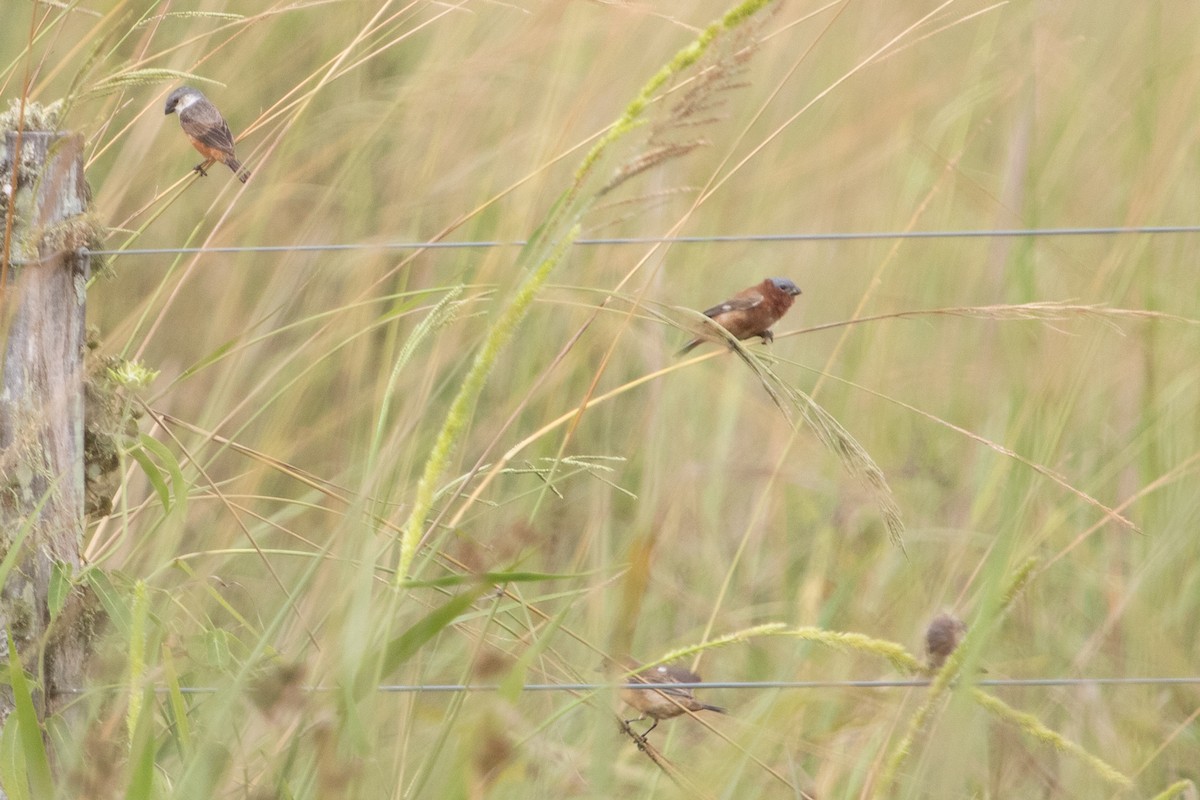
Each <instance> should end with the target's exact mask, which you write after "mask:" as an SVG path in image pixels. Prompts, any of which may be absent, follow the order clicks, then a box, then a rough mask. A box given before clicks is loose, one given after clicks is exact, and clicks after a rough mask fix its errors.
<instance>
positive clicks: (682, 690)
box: [617, 658, 726, 741]
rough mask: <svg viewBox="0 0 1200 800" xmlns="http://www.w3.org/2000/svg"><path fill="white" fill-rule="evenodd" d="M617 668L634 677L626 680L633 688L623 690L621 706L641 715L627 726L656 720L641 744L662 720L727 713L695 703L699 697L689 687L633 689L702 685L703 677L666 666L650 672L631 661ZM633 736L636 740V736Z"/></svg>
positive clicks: (646, 732)
mask: <svg viewBox="0 0 1200 800" xmlns="http://www.w3.org/2000/svg"><path fill="white" fill-rule="evenodd" d="M617 668H618V669H619V668H624V669H626V670H628V671H630V672H632V673H633V674H631V675H627V676H626V677H625V678H624V679H623V680H624V681H625V683H627V684H630V685H628V686H623V687H621V691H620V697H621V701H622V702H624V703H625V704H626V705H628V706H629V707H631V708H632V709H633V710H634V711H637V712H638V714H639V715H640V716H637V717H634V718H633V719H627V720H625V725H626V726H627V727H628V725H629V723H631V722H638V721H639V720H644V719H646V718H647V717H649V718H650V719H652V720H654V724H653V725H651V726H650V727H649V728H647V729H646V730H645V732H644V733H642V734H641V736H638V737H637V738H639V739H641V740H642V741H645V739H646V736H647V735H648V734H649V733H650V731H652V730H654V729H655V727H657V726H658V723H659V722H660V721H661V720H664V719H670V718H672V717H678V716H679V715H680V714H686V713H688V712H694V711H715V712H717V713H718V714H724V713H726V712H725V709H723V708H721V707H720V706H710V705H709V704H708V703H701V702H700V701H699V700H697V699H696V695H695V693H694V692H693V691H692V689H691V687H690V686H659V687H654V688H651V687H648V688H645V689H641V688H637V687H635V686H633V685H632V684H642V683H644V684H675V683H699V682H700V676H699V675H697V674H696V673H694V672H692V671H691V670H689V669H684V668H683V667H673V666H670V665H666V664H663V665H660V666H657V667H650V668H649V669H640V666H639V664H638V663H637V662H636V661H634V660H633V659H631V658H625V659H622V660H621V662H620V665H619V667H617ZM634 735H635V736H636V734H634Z"/></svg>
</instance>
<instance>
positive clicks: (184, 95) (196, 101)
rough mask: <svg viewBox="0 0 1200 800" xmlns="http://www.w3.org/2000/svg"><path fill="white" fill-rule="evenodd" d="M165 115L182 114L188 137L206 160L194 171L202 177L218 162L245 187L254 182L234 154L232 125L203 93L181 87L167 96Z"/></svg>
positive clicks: (183, 125) (181, 120)
mask: <svg viewBox="0 0 1200 800" xmlns="http://www.w3.org/2000/svg"><path fill="white" fill-rule="evenodd" d="M163 113H164V114H174V113H178V114H179V125H180V126H181V127H182V128H183V132H184V133H185V134H187V137H188V139H189V140H190V141H191V143H192V147H194V148H196V150H197V151H198V152H199V153H200V155H202V156H204V161H202V162H200V163H199V164H197V165H196V166H195V167H193V169H194V170H196V172H199V173H200V174H201V175H207V174H208V173H207V172H206V171H205V170H206V169H207V168H208V166H209V165H210V164H212V163H213V162H214V161H220V162H221V163H222V164H224V165H225V166H227V167H229V168H230V169H231V170H233V174H234V175H237V179H238V180H239V181H241V182H242V183H245V182H246V181H247V180H249V178H250V173H249V171H247V170H245V169H243V168H242V162H240V161H238V160H237V156H235V155H234V154H233V134H232V133H230V131H229V123H227V122H226V121H225V118H224V117H222V116H221V112H220V111H217V107H216V106H214V105H213V104H212V103H211V102H210V101H209V99H208V98H207V97H205V96H204V94H203V93H202V92H201V91H200V90H199V89H193V88H192V87H190V86H180V87H179V88H178V89H175V90H174V91H173V92H171V94H169V95H167V105H166V107H165V108H164V109H163Z"/></svg>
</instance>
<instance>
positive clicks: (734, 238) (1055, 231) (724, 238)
mask: <svg viewBox="0 0 1200 800" xmlns="http://www.w3.org/2000/svg"><path fill="white" fill-rule="evenodd" d="M1191 233H1200V225H1149V226H1137V227H1121V226H1112V227H1087V228H998V229H995V228H981V229H977V230H944V231H857V232H855V231H847V232H842V233H744V234H726V235H715V236H614V237H601V238H590V239H577V240H575V242H574V244H576V245H580V246H590V247H597V246H621V245H650V244H738V243H747V242H830V241H832V242H840V241H855V240H865V239H982V238H1019V237H1056V236H1125V235H1162V234H1191ZM527 243H528V242H527V241H525V240H520V239H518V240H513V241H503V240H498V239H497V240H482V241H463V242H451V241H438V242H348V243H341V244H338V243H329V244H282V245H247V246H244V247H237V246H230V247H141V248H129V249H127V250H88V249H86V248H84V249H82V250H81V251H80V254H81V255H94V256H158V255H197V254H201V253H226V254H235V253H330V252H344V251H360V250H379V251H387V250H463V249H489V248H496V247H524V246H525V245H526V244H527Z"/></svg>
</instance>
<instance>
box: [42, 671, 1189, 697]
mask: <svg viewBox="0 0 1200 800" xmlns="http://www.w3.org/2000/svg"><path fill="white" fill-rule="evenodd" d="M932 683H933V681H932V680H931V679H928V678H908V679H891V680H836V681H835V680H824V681H697V682H695V683H616V684H614V683H527V684H525V685H524V686H522V687H520V689H521V691H522V692H599V691H604V690H607V689H639V690H641V689H676V690H678V689H735V690H746V689H760V690H761V689H911V688H920V687H923V686H929V685H931V684H932ZM972 685H973V686H989V687H1014V688H1022V687H1037V686H1043V687H1044V686H1200V675H1198V676H1177V677H1176V676H1165V677H1141V678H980V679H979V680H976V681H973V682H972ZM175 688H178V690H179V692H180V693H181V694H216V693H217V692H219V691H225V690H223V689H221V688H218V687H216V686H180V687H164V686H159V687H156V689H155V691H157V692H158V693H160V694H162V693H165V692H171V691H175ZM302 688H303V690H304V691H306V692H313V693H323V692H334V691H338V689H337V688H335V687H332V686H305V687H302ZM501 688H504V689H506V690H510V689H511V688H512V687H501V686H500V685H499V684H485V683H480V684H473V683H414V684H384V685H381V686H376V687H375V690H376V691H377V692H381V693H384V694H425V693H428V694H454V693H461V692H498V691H500V690H501ZM61 691H63V692H64V693H65V694H83V693H84V690H82V689H69V690H61Z"/></svg>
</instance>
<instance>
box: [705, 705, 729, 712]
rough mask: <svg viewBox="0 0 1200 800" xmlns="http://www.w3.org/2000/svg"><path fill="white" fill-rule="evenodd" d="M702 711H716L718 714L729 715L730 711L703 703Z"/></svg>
mask: <svg viewBox="0 0 1200 800" xmlns="http://www.w3.org/2000/svg"><path fill="white" fill-rule="evenodd" d="M700 710H701V711H715V712H717V713H718V714H728V713H729V711H728V710H727V709H724V708H721V707H720V706H710V705H709V704H708V703H701V704H700Z"/></svg>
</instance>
